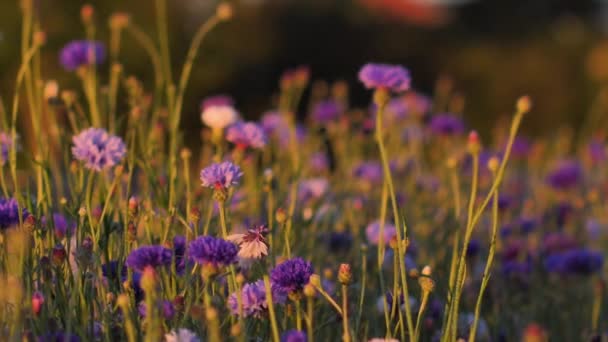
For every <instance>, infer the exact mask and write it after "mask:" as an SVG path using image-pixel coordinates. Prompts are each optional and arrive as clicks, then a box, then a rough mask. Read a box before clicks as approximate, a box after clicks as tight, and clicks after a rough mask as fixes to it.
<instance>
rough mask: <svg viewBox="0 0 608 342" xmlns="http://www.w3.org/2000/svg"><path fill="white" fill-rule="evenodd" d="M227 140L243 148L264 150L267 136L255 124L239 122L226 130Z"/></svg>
mask: <svg viewBox="0 0 608 342" xmlns="http://www.w3.org/2000/svg"><path fill="white" fill-rule="evenodd" d="M226 140H228V141H229V142H231V143H233V144H235V145H236V146H237V147H241V148H247V147H251V148H255V149H262V148H264V146H266V143H267V139H266V134H265V133H264V130H263V129H262V127H260V126H259V125H258V124H256V123H255V122H246V123H243V122H237V123H235V124H234V125H232V126H230V127H228V129H227V130H226Z"/></svg>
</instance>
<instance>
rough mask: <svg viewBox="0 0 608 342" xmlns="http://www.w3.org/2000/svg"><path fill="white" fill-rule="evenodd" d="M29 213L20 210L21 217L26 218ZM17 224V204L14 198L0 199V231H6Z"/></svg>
mask: <svg viewBox="0 0 608 342" xmlns="http://www.w3.org/2000/svg"><path fill="white" fill-rule="evenodd" d="M28 216H29V213H28V212H27V210H26V209H25V208H21V217H22V218H26V217H28ZM17 224H19V204H18V203H17V200H16V199H14V198H8V199H6V198H0V229H6V228H9V227H12V226H15V225H17Z"/></svg>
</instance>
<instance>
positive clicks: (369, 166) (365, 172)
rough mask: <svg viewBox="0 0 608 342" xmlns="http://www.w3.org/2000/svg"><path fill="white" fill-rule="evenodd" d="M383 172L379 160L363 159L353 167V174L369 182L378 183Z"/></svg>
mask: <svg viewBox="0 0 608 342" xmlns="http://www.w3.org/2000/svg"><path fill="white" fill-rule="evenodd" d="M383 172H384V171H383V170H382V165H381V164H380V163H379V162H377V161H364V162H361V163H360V164H359V165H357V166H356V167H355V168H354V170H353V176H355V177H356V178H358V179H360V180H362V181H365V182H369V183H371V184H379V183H381V182H382V175H383Z"/></svg>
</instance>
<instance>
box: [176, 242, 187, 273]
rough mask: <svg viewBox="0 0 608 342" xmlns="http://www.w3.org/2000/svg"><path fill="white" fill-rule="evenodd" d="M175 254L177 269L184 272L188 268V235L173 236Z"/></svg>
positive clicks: (178, 271)
mask: <svg viewBox="0 0 608 342" xmlns="http://www.w3.org/2000/svg"><path fill="white" fill-rule="evenodd" d="M173 254H174V255H175V270H176V271H177V274H182V273H183V272H184V269H185V268H186V258H185V255H186V237H185V236H183V235H176V236H175V237H174V238H173Z"/></svg>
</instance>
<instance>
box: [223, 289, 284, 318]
mask: <svg viewBox="0 0 608 342" xmlns="http://www.w3.org/2000/svg"><path fill="white" fill-rule="evenodd" d="M272 299H273V301H274V303H283V302H285V296H284V295H282V294H280V293H276V294H275V293H273V294H272ZM241 300H242V305H243V317H254V318H262V317H264V316H265V315H266V313H267V312H268V303H267V302H266V288H265V287H264V281H263V280H258V281H256V282H254V283H249V284H245V285H244V286H243V288H242V289H241ZM228 308H229V309H230V312H232V314H233V315H238V314H239V305H238V298H237V294H236V293H233V294H231V295H230V296H229V297H228Z"/></svg>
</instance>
